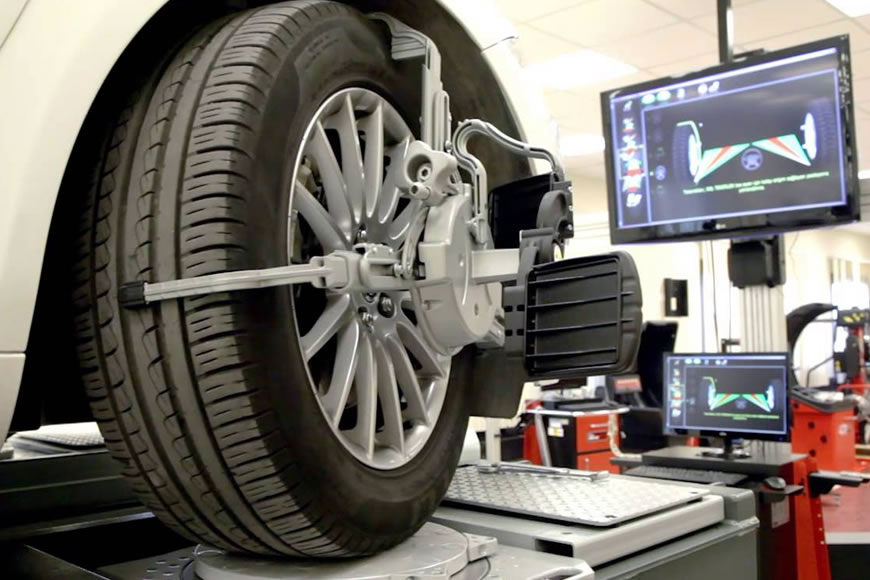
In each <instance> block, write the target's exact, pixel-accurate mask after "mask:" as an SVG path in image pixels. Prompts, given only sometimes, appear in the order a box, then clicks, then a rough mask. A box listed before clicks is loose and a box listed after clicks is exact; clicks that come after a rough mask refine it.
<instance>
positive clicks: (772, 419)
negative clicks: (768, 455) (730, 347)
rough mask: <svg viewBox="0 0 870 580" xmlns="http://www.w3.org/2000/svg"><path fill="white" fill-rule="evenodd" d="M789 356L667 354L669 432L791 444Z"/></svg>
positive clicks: (667, 423) (666, 391) (666, 411)
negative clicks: (788, 442) (787, 442)
mask: <svg viewBox="0 0 870 580" xmlns="http://www.w3.org/2000/svg"><path fill="white" fill-rule="evenodd" d="M788 374H789V358H788V354H787V353H739V354H737V353H735V354H716V353H706V354H667V355H665V357H664V375H665V409H664V411H665V419H664V421H665V431H666V432H667V433H669V434H675V435H701V436H708V437H723V438H725V439H726V440H730V439H764V440H774V441H788V438H789V409H788Z"/></svg>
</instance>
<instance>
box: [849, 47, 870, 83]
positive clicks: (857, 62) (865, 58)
mask: <svg viewBox="0 0 870 580" xmlns="http://www.w3.org/2000/svg"><path fill="white" fill-rule="evenodd" d="M867 77H870V50H862V51H860V52H852V78H856V79H863V78H867Z"/></svg>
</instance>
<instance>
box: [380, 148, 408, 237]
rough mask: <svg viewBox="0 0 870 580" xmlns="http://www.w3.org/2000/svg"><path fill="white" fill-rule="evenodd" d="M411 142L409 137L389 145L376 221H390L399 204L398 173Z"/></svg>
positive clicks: (384, 222)
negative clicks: (386, 167)
mask: <svg viewBox="0 0 870 580" xmlns="http://www.w3.org/2000/svg"><path fill="white" fill-rule="evenodd" d="M410 143H411V139H410V137H406V138H405V139H402V141H401V142H400V143H399V144H398V145H394V146H393V147H390V150H389V153H388V154H387V156H388V157H389V158H390V159H391V163H390V168H389V169H387V176H386V178H385V179H384V184H383V186H382V189H381V197H380V199H379V200H378V209H377V212H378V213H377V216H376V217H377V221H378V222H379V223H382V224H387V223H390V220H392V219H393V216H394V215H395V213H396V207H397V206H398V205H399V186H398V179H399V173H400V172H401V171H402V159H404V158H405V154H406V152H407V151H408V146H409V145H410Z"/></svg>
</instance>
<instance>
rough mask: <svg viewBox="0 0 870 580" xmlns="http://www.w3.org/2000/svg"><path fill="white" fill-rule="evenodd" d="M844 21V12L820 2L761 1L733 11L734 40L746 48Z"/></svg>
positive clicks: (816, 0)
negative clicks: (795, 32) (762, 39)
mask: <svg viewBox="0 0 870 580" xmlns="http://www.w3.org/2000/svg"><path fill="white" fill-rule="evenodd" d="M842 18H843V13H842V12H840V11H839V10H837V9H836V8H834V7H833V6H831V5H830V4H828V3H827V2H822V1H821V0H762V1H761V2H754V3H752V4H748V5H746V6H738V7H737V8H736V9H735V10H734V38H735V41H736V42H740V43H744V44H745V43H748V42H751V41H754V40H758V39H760V38H769V37H771V36H776V35H780V34H787V33H790V32H794V31H796V30H800V29H802V28H807V27H811V26H818V25H820V24H826V23H828V22H833V21H835V20H840V19H842Z"/></svg>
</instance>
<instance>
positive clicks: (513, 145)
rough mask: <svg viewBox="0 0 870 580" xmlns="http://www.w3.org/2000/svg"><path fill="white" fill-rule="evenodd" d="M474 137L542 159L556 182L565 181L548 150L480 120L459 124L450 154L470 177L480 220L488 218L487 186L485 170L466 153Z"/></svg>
mask: <svg viewBox="0 0 870 580" xmlns="http://www.w3.org/2000/svg"><path fill="white" fill-rule="evenodd" d="M474 135H485V136H487V137H489V138H490V139H492V140H493V141H495V142H496V143H498V144H499V145H501V146H502V147H504V148H505V149H507V150H508V151H511V152H513V153H516V154H517V155H520V156H523V157H532V158H535V159H544V160H546V161H547V162H548V163H549V164H550V167H552V168H553V173H555V174H556V175H557V176H558V178H559V180H560V181H562V180H564V179H565V172H564V171H563V169H562V164H561V163H560V162H559V159H558V158H557V157H556V156H555V155H553V154H552V153H551V152H550V151H549V150H547V149H544V148H543V147H535V146H533V145H529V144H528V143H525V142H523V141H519V140H518V139H514V138H513V137H511V136H510V135H507V134H505V133H503V132H502V131H500V130H498V129H497V128H496V127H495V126H494V125H492V124H491V123H487V122H486V121H481V120H480V119H467V120H465V121H462V122H461V123H460V124H459V126H458V127H457V128H456V131H454V132H453V144H452V145H453V151H452V152H453V154H454V155H455V156H456V159H457V161H458V162H459V166H460V167H462V168H463V169H465V170H466V171H467V172H468V173H469V174H471V198H472V202H473V203H474V211H475V213H476V214H477V215H478V217H479V218H480V219H483V220H485V219H486V216H487V200H486V196H487V194H488V193H489V189H488V188H487V183H486V168H485V167H484V166H483V163H481V162H480V159H478V158H477V157H475V156H474V155H472V154H471V153H469V151H468V142H469V140H471V137H473V136H474Z"/></svg>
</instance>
